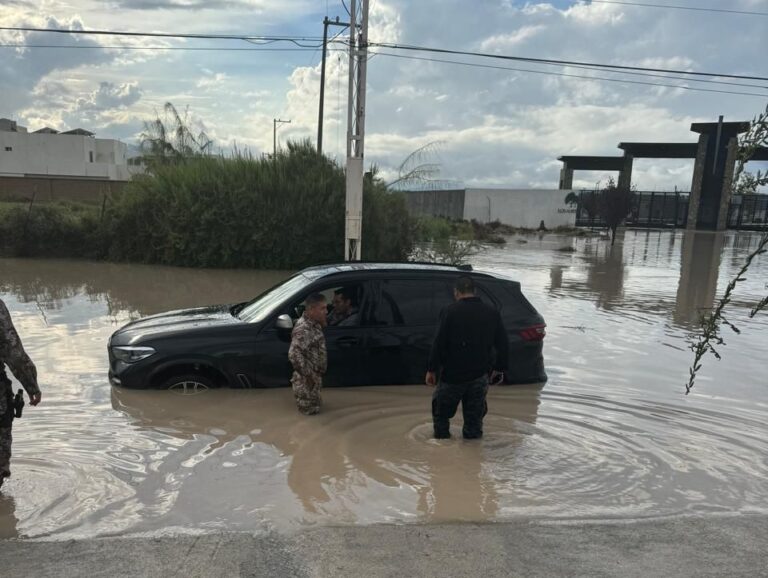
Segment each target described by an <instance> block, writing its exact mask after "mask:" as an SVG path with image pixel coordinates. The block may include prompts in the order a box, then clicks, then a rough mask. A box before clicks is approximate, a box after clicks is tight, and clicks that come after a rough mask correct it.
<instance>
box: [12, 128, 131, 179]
mask: <svg viewBox="0 0 768 578" xmlns="http://www.w3.org/2000/svg"><path fill="white" fill-rule="evenodd" d="M6 149H11V150H6ZM126 156H127V147H126V145H125V144H124V143H121V142H119V141H116V140H111V139H96V138H93V137H90V136H81V135H66V134H40V133H19V132H5V131H0V175H5V176H24V175H29V176H33V175H39V176H52V177H53V176H61V177H80V178H88V177H90V178H101V179H110V180H121V181H127V180H128V179H129V178H130V174H129V173H128V161H127V160H126ZM91 159H93V160H91Z"/></svg>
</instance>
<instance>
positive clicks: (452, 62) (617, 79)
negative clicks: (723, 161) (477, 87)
mask: <svg viewBox="0 0 768 578" xmlns="http://www.w3.org/2000/svg"><path fill="white" fill-rule="evenodd" d="M376 54H379V55H381V56H390V57H392V58H404V59H409V60H424V61H428V62H442V63H446V64H458V65H461V66H470V67H474V68H490V69H494V70H510V71H514V72H526V73H531V74H544V75H549V76H563V77H566V78H578V79H582V80H593V81H606V82H622V83H625V84H640V85H644V86H659V87H665V88H681V89H683V90H692V91H696V92H714V93H718V94H734V95H739V96H757V97H760V98H766V97H768V94H758V93H754V92H737V91H731V90H717V89H713V88H699V87H694V86H685V85H681V84H665V83H659V82H646V81H642V80H629V79H625V78H607V77H601V76H586V75H581V74H569V73H566V72H553V71H550V70H533V69H529V68H512V67H507V66H494V65H491V64H477V63H474V62H462V61H460V60H445V59H441V58H427V57H423V56H410V55H405V54H393V53H391V52H381V51H377V52H376Z"/></svg>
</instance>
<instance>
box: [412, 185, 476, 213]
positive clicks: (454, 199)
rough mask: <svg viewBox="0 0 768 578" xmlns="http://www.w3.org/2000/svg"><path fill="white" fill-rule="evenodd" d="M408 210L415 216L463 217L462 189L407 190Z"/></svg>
mask: <svg viewBox="0 0 768 578" xmlns="http://www.w3.org/2000/svg"><path fill="white" fill-rule="evenodd" d="M405 198H406V200H407V203H408V211H409V212H410V213H411V215H414V216H417V217H445V218H446V219H454V220H460V219H463V218H464V190H448V191H408V192H406V193H405Z"/></svg>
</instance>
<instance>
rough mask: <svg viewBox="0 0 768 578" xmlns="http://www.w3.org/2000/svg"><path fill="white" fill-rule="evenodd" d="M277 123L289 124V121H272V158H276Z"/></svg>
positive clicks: (275, 119) (274, 119)
mask: <svg viewBox="0 0 768 578" xmlns="http://www.w3.org/2000/svg"><path fill="white" fill-rule="evenodd" d="M277 123H284V124H291V121H290V120H280V119H279V118H273V119H272V158H274V157H276V156H277Z"/></svg>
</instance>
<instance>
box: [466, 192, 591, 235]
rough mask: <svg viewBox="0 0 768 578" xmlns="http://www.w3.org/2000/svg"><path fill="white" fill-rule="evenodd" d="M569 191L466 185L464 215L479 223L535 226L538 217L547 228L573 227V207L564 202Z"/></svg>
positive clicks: (574, 220) (532, 227) (536, 225)
mask: <svg viewBox="0 0 768 578" xmlns="http://www.w3.org/2000/svg"><path fill="white" fill-rule="evenodd" d="M569 192H570V191H567V190H559V189H467V190H466V195H465V201H464V218H465V219H466V220H471V219H475V220H476V221H479V222H481V223H488V222H491V221H501V222H502V223H504V224H505V225H511V226H513V227H523V228H527V229H535V228H537V227H538V226H539V223H541V221H544V224H545V225H546V226H547V228H548V229H552V228H554V227H561V226H567V227H573V226H575V224H576V209H575V208H574V207H571V206H569V205H566V204H565V197H566V195H567V194H568V193H569Z"/></svg>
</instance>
